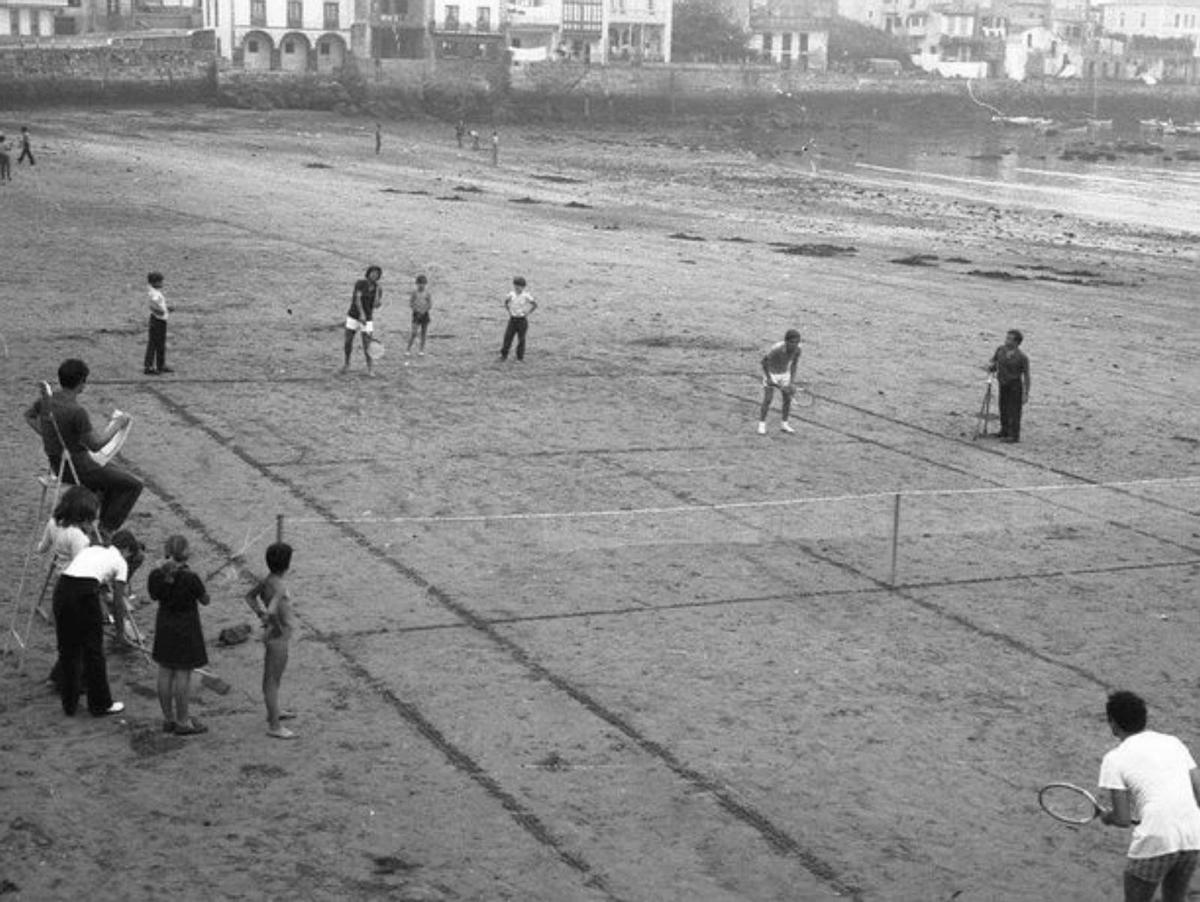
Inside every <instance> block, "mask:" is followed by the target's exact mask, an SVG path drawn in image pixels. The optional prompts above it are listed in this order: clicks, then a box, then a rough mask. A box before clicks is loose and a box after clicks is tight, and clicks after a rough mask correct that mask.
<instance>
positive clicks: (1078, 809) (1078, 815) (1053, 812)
mask: <svg viewBox="0 0 1200 902" xmlns="http://www.w3.org/2000/svg"><path fill="white" fill-rule="evenodd" d="M1038 804H1039V805H1041V806H1042V810H1043V811H1044V812H1046V813H1047V814H1048V815H1050V816H1051V817H1052V818H1054V819H1055V820H1056V821H1062V822H1063V823H1064V824H1090V823H1091V822H1092V821H1094V820H1095V819H1096V818H1098V817H1099V816H1100V815H1101V814H1103V813H1104V812H1105V809H1104V808H1101V807H1100V803H1099V802H1098V801H1096V797H1095V796H1094V795H1092V794H1091V793H1090V792H1088V791H1087V790H1086V789H1084V788H1082V787H1080V786H1076V785H1075V784H1074V783H1047V784H1046V785H1045V786H1043V787H1042V788H1041V789H1040V790H1038Z"/></svg>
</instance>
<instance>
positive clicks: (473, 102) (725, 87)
mask: <svg viewBox="0 0 1200 902" xmlns="http://www.w3.org/2000/svg"><path fill="white" fill-rule="evenodd" d="M204 41H205V33H203V32H201V33H197V34H196V35H195V36H194V37H192V38H183V39H177V41H176V44H175V45H171V44H164V43H162V42H161V41H160V42H150V41H146V42H143V45H142V46H117V45H113V46H94V47H69V46H40V47H14V46H4V47H0V107H22V106H30V105H36V104H40V103H70V102H101V101H102V102H106V103H114V102H118V103H119V102H130V103H140V102H196V101H208V102H216V103H221V104H225V105H231V106H254V107H263V108H269V107H272V106H277V107H289V108H315V109H339V110H342V111H343V112H347V113H351V114H353V113H359V112H368V113H370V114H372V115H379V116H388V117H397V118H399V117H403V116H407V115H415V114H419V113H430V114H435V115H440V116H453V115H467V116H472V117H476V118H478V117H480V116H482V115H487V116H493V117H496V118H499V119H504V118H507V117H510V116H517V117H524V116H527V115H533V116H542V115H546V116H551V117H555V118H559V117H562V118H570V119H574V118H585V119H586V118H593V117H595V118H609V117H618V118H619V117H621V116H622V115H623V114H624V113H626V112H635V113H636V112H646V111H654V110H657V111H662V110H667V111H674V110H675V109H676V108H677V107H678V108H681V109H684V110H688V109H690V110H702V109H706V108H707V109H711V110H713V111H720V112H736V111H737V108H738V104H739V103H742V102H745V103H748V104H749V105H751V106H758V105H760V104H761V103H763V102H766V101H769V100H770V99H771V98H776V97H788V96H789V95H790V96H792V97H796V96H813V97H830V96H831V95H852V96H857V97H862V96H864V95H870V96H875V97H878V98H880V102H883V103H886V102H887V98H888V97H914V98H919V97H930V98H936V97H938V96H946V97H957V98H960V99H961V98H963V97H964V96H965V95H966V93H967V82H965V81H963V80H960V79H943V78H936V77H921V76H898V77H893V78H889V77H884V76H871V77H863V76H852V75H842V74H837V73H829V72H821V73H806V72H801V71H798V70H794V69H780V68H776V67H771V66H739V65H730V66H717V65H697V64H672V65H661V64H647V65H640V66H629V65H612V66H585V65H583V64H579V63H566V62H545V63H523V64H521V65H517V66H512V67H505V66H498V65H496V64H494V63H491V64H481V63H479V62H471V61H462V60H430V61H427V60H382V61H380V62H379V63H378V64H375V63H374V62H372V61H363V62H359V63H358V64H357V65H352V66H349V67H346V68H345V69H344V70H342V71H340V72H337V73H333V74H320V75H318V74H316V73H304V74H297V75H291V74H285V73H280V72H270V73H252V72H243V71H242V70H235V69H232V68H230V67H229V66H228V63H226V62H224V61H219V60H217V58H216V56H215V54H214V53H213V52H212V50H211V49H210V48H209V47H207V46H204ZM184 43H191V44H192V45H193V46H182V44H184ZM196 45H199V46H196ZM972 91H973V94H974V96H975V97H976V98H978V100H979V101H980V102H982V103H985V104H990V105H993V106H997V107H1003V108H1004V109H1005V110H1006V111H1007V112H1025V111H1036V110H1037V108H1038V107H1039V105H1040V104H1042V103H1044V102H1047V101H1050V100H1052V99H1054V98H1058V99H1062V98H1075V99H1077V100H1078V101H1079V102H1080V103H1083V102H1084V101H1086V105H1087V106H1091V105H1092V104H1093V102H1094V101H1095V100H1097V99H1098V100H1099V101H1100V103H1101V105H1103V103H1104V101H1105V100H1106V99H1109V100H1116V101H1119V102H1121V103H1124V104H1130V103H1138V104H1142V103H1144V104H1145V105H1147V106H1155V107H1161V108H1164V109H1165V108H1171V109H1180V108H1183V109H1186V107H1187V106H1188V105H1189V104H1193V103H1196V104H1200V86H1197V85H1155V86H1147V85H1144V84H1141V83H1140V82H1101V83H1100V84H1099V85H1096V86H1092V85H1090V84H1088V83H1084V82H1081V81H1078V80H1054V79H1047V80H1044V81H1037V82H1011V81H1004V80H994V81H977V82H973V83H972ZM1197 113H1198V114H1200V107H1198V109H1197ZM1192 118H1196V117H1195V116H1193V117H1192Z"/></svg>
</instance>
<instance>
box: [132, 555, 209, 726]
mask: <svg viewBox="0 0 1200 902" xmlns="http://www.w3.org/2000/svg"><path fill="white" fill-rule="evenodd" d="M163 551H164V554H165V557H166V561H165V562H164V563H163V564H162V565H161V566H159V567H157V568H155V569H154V570H152V571H151V573H150V577H149V579H147V581H146V590H147V591H148V592H149V593H150V597H151V598H153V599H154V600H155V601H157V602H158V615H157V616H156V617H155V620H154V649H153V651H152V652H151V657H153V658H154V660H155V662H156V663H157V664H158V704H159V706H160V707H161V708H162V714H163V732H165V733H174V734H175V735H176V736H194V735H196V734H198V733H206V732H208V727H206V726H204V724H202V723H200V721H198V720H196V718H194V717H191V716H189V714H188V703H189V701H190V699H191V691H192V671H193V670H195V669H196V668H197V667H203V666H204V665H205V664H207V663H208V653H207V651H206V650H205V648H204V632H203V630H202V629H201V627H200V608H199V605H202V604H208V592H207V591H206V590H205V588H204V583H203V582H202V581H201V579H200V577H199V576H197V575H196V574H195V573H193V572H192V571H191V570H189V569H188V565H187V561H188V556H189V555H188V542H187V539H185V538H184V537H183V536H178V535H175V536H171V537H170V538H169V539H167V541H166V544H165V546H164V548H163Z"/></svg>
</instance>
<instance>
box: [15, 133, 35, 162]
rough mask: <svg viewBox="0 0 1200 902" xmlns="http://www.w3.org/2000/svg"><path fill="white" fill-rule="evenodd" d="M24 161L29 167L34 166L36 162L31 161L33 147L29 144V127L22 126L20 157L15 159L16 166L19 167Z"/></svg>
mask: <svg viewBox="0 0 1200 902" xmlns="http://www.w3.org/2000/svg"><path fill="white" fill-rule="evenodd" d="M26 160H28V161H29V165H30V166H34V165H36V161H35V160H34V159H33V147H32V145H30V143H29V126H27V125H22V126H21V155H20V156H19V157H17V165H18V166H20V165H21V164H22V163H24V162H25V161H26Z"/></svg>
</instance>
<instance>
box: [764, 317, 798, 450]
mask: <svg viewBox="0 0 1200 902" xmlns="http://www.w3.org/2000/svg"><path fill="white" fill-rule="evenodd" d="M799 362H800V333H799V332H797V331H796V330H795V329H788V330H787V332H785V333H784V335H783V341H781V342H779V343H777V344H775V345H772V346H771V350H769V351H767V353H766V354H765V355H764V356H763V359H762V371H763V399H762V407H761V408H760V410H759V412H758V434H759V435H766V434H767V413H768V412H770V410H771V399H772V398H774V397H775V389H779V393H780V394H781V395H782V396H783V410H782V411H781V413H782V421H781V422H780V424H779V428H780V429H781V430H783V431H784V432H788V433H792V432H795V431H796V430H795V429H793V428H792V427H791V424H789V423H788V417H789V416H790V415H791V413H792V397H793V396H794V395H795V394H796V365H797V364H798V363H799Z"/></svg>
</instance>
